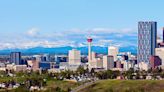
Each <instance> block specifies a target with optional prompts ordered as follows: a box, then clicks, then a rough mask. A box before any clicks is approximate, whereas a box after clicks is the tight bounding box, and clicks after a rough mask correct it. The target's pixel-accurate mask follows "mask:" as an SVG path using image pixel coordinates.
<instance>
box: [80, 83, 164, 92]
mask: <svg viewBox="0 0 164 92" xmlns="http://www.w3.org/2000/svg"><path fill="white" fill-rule="evenodd" d="M79 92H164V80H102V81H99V82H96V83H94V84H92V85H89V86H87V87H86V88H84V89H82V90H80V91H79Z"/></svg>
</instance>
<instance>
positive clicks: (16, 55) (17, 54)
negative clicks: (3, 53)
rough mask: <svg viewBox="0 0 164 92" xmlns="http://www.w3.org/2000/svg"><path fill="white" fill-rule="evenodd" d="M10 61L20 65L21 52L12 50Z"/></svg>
mask: <svg viewBox="0 0 164 92" xmlns="http://www.w3.org/2000/svg"><path fill="white" fill-rule="evenodd" d="M10 62H11V63H14V64H15V65H19V64H20V62H21V52H11V54H10Z"/></svg>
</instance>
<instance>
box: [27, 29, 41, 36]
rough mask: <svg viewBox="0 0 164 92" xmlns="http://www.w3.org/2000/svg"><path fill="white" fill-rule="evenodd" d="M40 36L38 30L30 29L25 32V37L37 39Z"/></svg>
mask: <svg viewBox="0 0 164 92" xmlns="http://www.w3.org/2000/svg"><path fill="white" fill-rule="evenodd" d="M39 34H40V30H39V29H38V28H31V29H30V30H28V31H27V35H28V36H31V37H37V36H38V35H39Z"/></svg>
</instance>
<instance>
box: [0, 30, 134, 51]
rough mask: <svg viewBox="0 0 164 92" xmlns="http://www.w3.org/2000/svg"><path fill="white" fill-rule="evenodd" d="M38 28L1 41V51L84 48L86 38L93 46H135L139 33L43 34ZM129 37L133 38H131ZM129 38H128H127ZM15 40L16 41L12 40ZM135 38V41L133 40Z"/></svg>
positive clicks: (89, 32) (78, 31)
mask: <svg viewBox="0 0 164 92" xmlns="http://www.w3.org/2000/svg"><path fill="white" fill-rule="evenodd" d="M42 32H43V31H40V30H39V29H38V28H31V29H30V30H28V31H27V32H26V34H25V35H20V34H19V36H18V35H15V37H10V38H6V39H5V41H0V49H8V48H21V49H26V48H33V47H49V48H51V47H64V46H72V47H84V46H86V45H87V41H86V38H87V37H88V36H91V37H92V38H93V45H95V46H108V45H110V43H112V44H114V45H119V46H127V45H132V46H134V45H135V44H136V43H135V42H134V43H131V42H130V40H134V36H136V34H137V32H136V31H135V30H133V29H130V28H125V29H110V28H93V29H86V30H81V29H71V30H65V31H57V32H51V33H47V34H45V33H42ZM129 36H132V37H131V38H130V37H129ZM127 37H128V38H127ZM12 38H15V39H12ZM132 38H133V39H132Z"/></svg>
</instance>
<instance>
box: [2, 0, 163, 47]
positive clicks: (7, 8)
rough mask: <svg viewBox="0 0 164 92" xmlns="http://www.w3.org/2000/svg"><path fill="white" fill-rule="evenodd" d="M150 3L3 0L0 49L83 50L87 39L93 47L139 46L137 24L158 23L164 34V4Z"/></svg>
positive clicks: (159, 31)
mask: <svg viewBox="0 0 164 92" xmlns="http://www.w3.org/2000/svg"><path fill="white" fill-rule="evenodd" d="M147 1H148V0H145V1H141V0H140V1H130V0H126V1H119V0H111V1H107V0H104V1H98V0H94V1H93V0H90V1H87V0H83V1H75V0H70V1H62V0H61V1H49V2H46V1H39V0H36V1H32V0H29V1H10V2H8V1H1V3H0V11H1V12H0V16H1V17H0V20H1V25H0V30H1V31H0V34H1V37H0V39H1V40H0V49H8V48H9V49H10V48H21V49H24V48H32V47H63V46H78V47H82V46H87V42H86V38H87V36H92V38H93V39H94V43H93V45H94V46H95V45H98V46H108V45H110V43H112V44H113V45H116V46H120V47H126V46H136V47H137V43H136V42H137V30H138V29H137V23H138V21H142V20H143V21H157V22H158V35H160V36H161V35H162V27H163V25H164V24H163V23H162V17H163V16H164V14H162V13H161V11H162V6H163V5H162V2H163V1H162V0H159V1H158V2H156V1H152V2H147ZM147 4H148V5H149V6H148V5H147ZM153 5H155V7H152V6H153ZM145 6H146V7H145ZM127 38H128V39H127ZM120 39H121V40H120Z"/></svg>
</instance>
